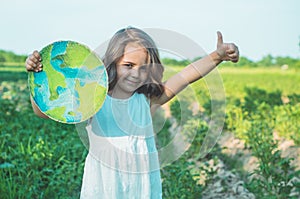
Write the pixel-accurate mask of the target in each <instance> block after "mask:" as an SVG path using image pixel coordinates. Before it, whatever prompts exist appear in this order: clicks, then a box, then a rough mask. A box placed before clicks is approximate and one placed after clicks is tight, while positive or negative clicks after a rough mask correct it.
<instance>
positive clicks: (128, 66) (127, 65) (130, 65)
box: [124, 63, 133, 68]
mask: <svg viewBox="0 0 300 199" xmlns="http://www.w3.org/2000/svg"><path fill="white" fill-rule="evenodd" d="M124 66H126V67H127V68H132V67H133V64H131V63H128V64H124Z"/></svg>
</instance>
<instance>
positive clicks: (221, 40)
mask: <svg viewBox="0 0 300 199" xmlns="http://www.w3.org/2000/svg"><path fill="white" fill-rule="evenodd" d="M217 34H218V43H217V46H220V45H222V44H223V36H222V33H221V32H220V31H218V32H217Z"/></svg>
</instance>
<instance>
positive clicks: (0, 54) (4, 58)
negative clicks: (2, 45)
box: [0, 50, 27, 63]
mask: <svg viewBox="0 0 300 199" xmlns="http://www.w3.org/2000/svg"><path fill="white" fill-rule="evenodd" d="M26 57H27V56H25V55H16V54H15V53H13V52H10V51H4V50H0V63H1V62H2V63H3V62H13V63H24V62H25V60H26Z"/></svg>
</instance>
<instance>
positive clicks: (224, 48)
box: [216, 31, 239, 63]
mask: <svg viewBox="0 0 300 199" xmlns="http://www.w3.org/2000/svg"><path fill="white" fill-rule="evenodd" d="M217 34H218V43H217V50H216V51H217V53H218V55H219V56H220V59H221V60H222V61H232V62H234V63H236V62H238V60H239V49H238V47H237V46H236V45H235V44H233V43H224V42H223V36H222V33H221V32H219V31H218V32H217Z"/></svg>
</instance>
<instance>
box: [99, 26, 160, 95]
mask: <svg viewBox="0 0 300 199" xmlns="http://www.w3.org/2000/svg"><path fill="white" fill-rule="evenodd" d="M128 43H136V44H138V45H140V46H142V47H144V48H145V49H146V50H147V53H148V56H149V63H148V64H149V73H148V78H147V81H146V83H145V85H143V86H141V87H140V88H138V89H137V90H136V92H138V93H143V94H145V95H146V97H148V98H151V97H159V96H160V95H161V94H162V93H163V91H164V87H163V84H162V77H163V71H164V68H163V66H162V64H161V61H160V58H159V53H158V49H157V47H156V45H155V43H154V41H153V40H152V38H151V37H150V36H149V35H148V34H147V33H146V32H144V31H142V30H140V29H138V28H133V27H128V28H124V29H121V30H119V31H117V32H116V33H115V34H114V36H113V37H112V38H111V40H110V42H109V44H108V47H107V50H106V53H105V55H104V58H103V62H104V65H105V67H106V70H107V73H108V80H109V90H112V89H113V88H114V86H115V85H116V83H117V68H116V67H117V63H118V62H119V60H120V59H121V58H122V57H123V54H124V49H125V47H126V45H127V44H128Z"/></svg>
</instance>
